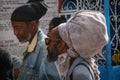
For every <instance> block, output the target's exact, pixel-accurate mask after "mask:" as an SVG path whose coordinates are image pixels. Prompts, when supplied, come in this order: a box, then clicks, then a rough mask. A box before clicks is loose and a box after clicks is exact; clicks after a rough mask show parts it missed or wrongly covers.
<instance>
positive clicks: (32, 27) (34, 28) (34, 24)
mask: <svg viewBox="0 0 120 80" xmlns="http://www.w3.org/2000/svg"><path fill="white" fill-rule="evenodd" d="M37 29H38V24H37V23H36V22H35V21H32V22H30V30H31V31H36V30H37Z"/></svg>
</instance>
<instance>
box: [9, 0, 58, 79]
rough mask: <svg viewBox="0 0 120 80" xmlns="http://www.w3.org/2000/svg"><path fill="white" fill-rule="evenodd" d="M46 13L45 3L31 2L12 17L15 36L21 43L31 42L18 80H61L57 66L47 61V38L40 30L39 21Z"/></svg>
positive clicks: (19, 8) (18, 9)
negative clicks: (45, 39)
mask: <svg viewBox="0 0 120 80" xmlns="http://www.w3.org/2000/svg"><path fill="white" fill-rule="evenodd" d="M46 11H47V8H46V5H45V3H44V2H43V1H42V2H35V3H32V2H31V3H27V4H25V5H23V6H20V7H18V8H16V9H15V10H14V11H13V13H12V15H11V23H12V27H13V29H14V34H15V35H16V37H17V38H18V40H19V42H21V43H24V42H27V41H28V42H29V45H28V48H27V50H26V52H25V53H24V58H23V65H22V68H21V70H20V73H19V76H18V80H60V77H59V74H58V72H57V68H56V65H55V64H54V63H48V62H47V60H46V55H47V50H46V45H45V41H44V38H45V37H46V36H45V35H44V34H43V32H42V31H41V29H39V19H40V18H41V17H42V16H44V15H45V13H46Z"/></svg>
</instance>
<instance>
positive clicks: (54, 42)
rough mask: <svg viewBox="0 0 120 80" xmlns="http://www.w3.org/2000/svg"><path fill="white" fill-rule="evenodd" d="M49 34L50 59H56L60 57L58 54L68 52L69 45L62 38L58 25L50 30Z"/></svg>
mask: <svg viewBox="0 0 120 80" xmlns="http://www.w3.org/2000/svg"><path fill="white" fill-rule="evenodd" d="M47 36H48V37H49V43H47V42H48V41H47V40H46V44H47V46H48V47H47V50H48V55H47V59H48V61H50V62H51V61H52V62H53V61H56V60H57V59H58V55H60V54H62V53H64V52H66V50H67V49H68V46H67V45H66V44H65V42H64V41H63V40H62V39H61V37H60V35H59V32H58V30H57V27H55V28H53V29H52V30H51V31H49V32H48V34H47Z"/></svg>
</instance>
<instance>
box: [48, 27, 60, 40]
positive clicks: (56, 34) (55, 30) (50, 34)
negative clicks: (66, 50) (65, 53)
mask: <svg viewBox="0 0 120 80" xmlns="http://www.w3.org/2000/svg"><path fill="white" fill-rule="evenodd" d="M47 36H48V37H50V38H57V39H61V37H60V35H59V32H58V28H57V27H55V28H53V29H52V30H51V31H50V32H48V34H47Z"/></svg>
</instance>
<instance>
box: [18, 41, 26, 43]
mask: <svg viewBox="0 0 120 80" xmlns="http://www.w3.org/2000/svg"><path fill="white" fill-rule="evenodd" d="M19 42H20V43H26V42H27V41H19Z"/></svg>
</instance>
